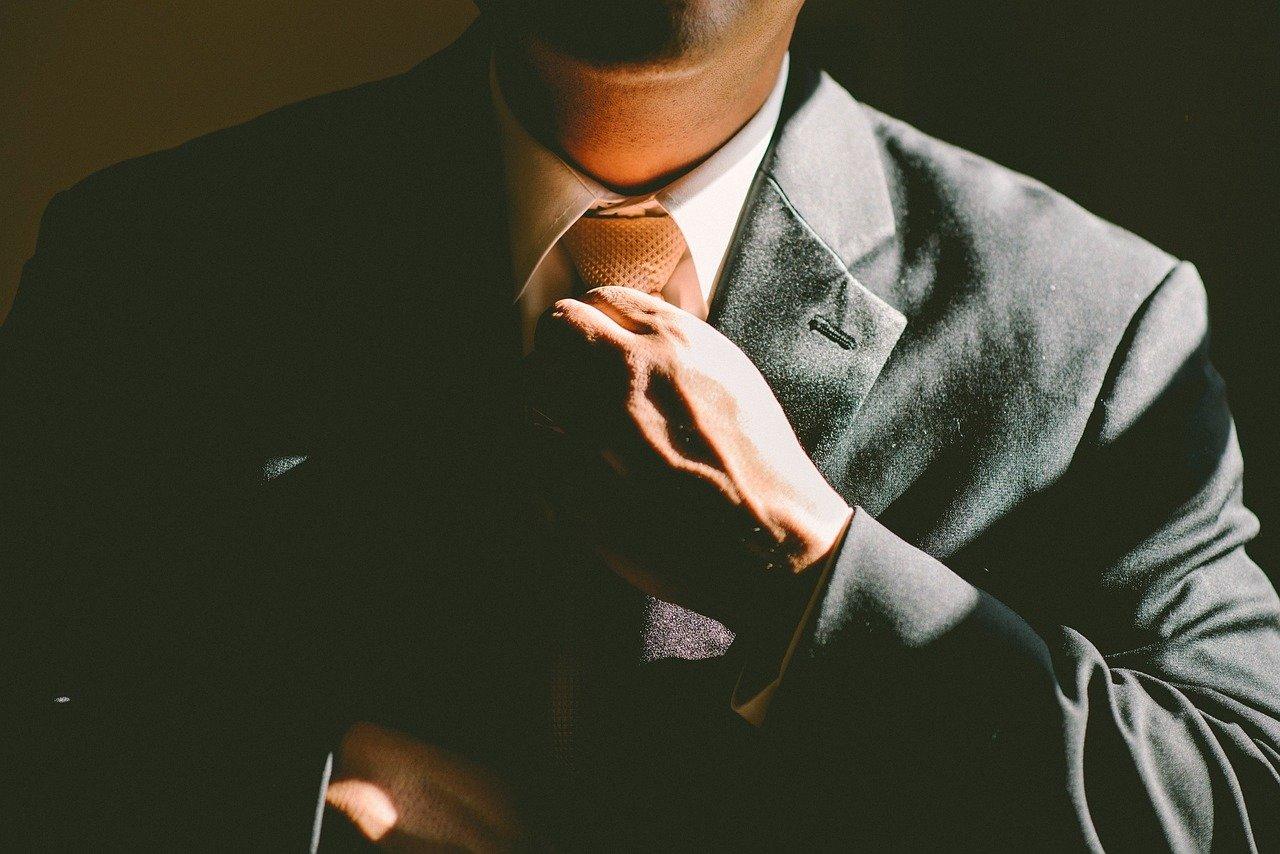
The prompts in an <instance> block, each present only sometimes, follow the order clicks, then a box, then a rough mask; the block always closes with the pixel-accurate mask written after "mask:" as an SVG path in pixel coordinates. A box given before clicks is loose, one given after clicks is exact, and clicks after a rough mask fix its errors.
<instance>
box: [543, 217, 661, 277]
mask: <svg viewBox="0 0 1280 854" xmlns="http://www.w3.org/2000/svg"><path fill="white" fill-rule="evenodd" d="M561 239H562V240H563V241H564V245H565V248H566V249H567V250H568V252H569V257H570V258H571V259H572V260H573V266H574V269H576V270H577V271H578V277H579V278H580V279H581V280H582V285H583V289H584V290H590V289H591V288H598V287H601V286H603V285H621V286H623V287H626V288H634V289H635V290H638V291H642V292H644V293H646V294H652V295H654V296H660V295H661V294H662V289H663V288H664V287H666V284H667V281H668V280H669V279H670V278H671V274H672V273H674V272H675V269H676V264H679V263H680V258H681V256H682V255H684V253H685V251H686V247H685V242H684V237H683V236H682V235H681V234H680V226H678V225H676V221H675V220H674V219H672V218H671V217H670V216H666V215H662V216H583V217H581V218H580V219H579V220H578V221H577V222H575V223H574V224H573V225H572V226H570V227H569V230H568V231H566V232H565V233H564V237H563V238H561Z"/></svg>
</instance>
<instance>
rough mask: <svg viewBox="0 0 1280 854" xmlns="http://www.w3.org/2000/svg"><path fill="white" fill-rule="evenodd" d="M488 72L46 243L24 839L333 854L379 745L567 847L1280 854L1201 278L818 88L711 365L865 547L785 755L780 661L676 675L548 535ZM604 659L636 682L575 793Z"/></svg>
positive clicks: (823, 631)
mask: <svg viewBox="0 0 1280 854" xmlns="http://www.w3.org/2000/svg"><path fill="white" fill-rule="evenodd" d="M488 44H489V43H488V37H487V35H486V34H485V33H484V32H483V31H482V30H475V31H472V32H471V33H470V34H468V35H467V36H466V37H464V38H463V40H462V41H461V42H459V43H458V44H457V45H455V46H454V47H452V48H450V49H449V50H447V51H446V52H444V53H443V54H441V55H439V56H437V57H435V58H433V59H431V60H429V61H427V62H426V63H424V64H423V65H421V66H419V67H418V68H415V69H413V70H411V71H410V72H408V73H406V74H404V75H400V76H397V77H394V78H391V79H389V80H385V81H380V82H377V83H372V84H369V85H366V86H362V87H358V88H356V89H354V90H350V91H346V92H340V93H334V94H330V95H325V96H323V97H320V98H317V99H313V100H311V101H307V102H304V103H301V104H298V105H294V106H290V107H287V108H284V109H282V110H278V111H276V112H273V113H270V114H268V115H266V116H262V117H260V118H257V119H255V120H253V121H251V122H248V123H247V124H244V125H241V126H238V127H236V128H232V129H229V130H225V131H221V132H219V133H215V134H212V135H209V136H206V137H202V138H200V139H198V140H194V141H192V142H190V143H187V144H185V145H183V146H180V147H178V148H175V149H173V150H170V151H165V152H160V153H157V154H154V155H150V156H148V157H145V158H141V159H138V160H134V161H130V162H128V163H124V164H121V165H118V166H116V167H113V168H111V169H108V170H105V171H103V172H101V173H98V174H96V175H94V176H92V177H90V178H88V179H86V180H85V181H84V182H82V183H81V184H79V185H78V186H77V187H75V188H73V189H71V190H69V191H67V192H65V193H62V194H60V195H59V196H58V197H57V198H56V199H55V200H54V201H53V202H52V203H51V204H50V206H49V209H48V210H47V212H46V214H45V217H44V222H43V226H42V231H41V235H40V239H39V243H38V246H37V249H36V253H35V255H34V257H33V258H32V259H31V260H30V261H29V262H28V264H27V266H26V268H25V271H24V275H23V280H22V284H21V289H20V291H19V293H18V297H17V301H16V303H15V305H14V308H13V310H12V312H11V314H10V316H9V317H8V319H7V320H6V322H5V324H4V326H3V327H0V400H3V401H4V406H3V409H0V443H2V447H0V500H3V507H4V511H5V522H6V531H7V532H9V533H7V534H6V548H5V555H4V561H5V566H6V579H7V581H8V584H9V585H10V591H11V593H10V595H7V596H6V597H5V598H4V609H5V613H4V614H3V617H4V619H3V620H0V625H3V626H4V627H5V631H6V632H7V633H8V634H9V635H10V638H11V639H10V640H8V641H7V643H6V650H7V651H8V652H9V654H8V659H7V663H8V664H9V668H8V673H9V675H8V676H6V680H5V685H4V690H5V693H6V701H5V706H4V709H5V712H4V714H5V716H6V724H7V727H8V731H9V732H10V733H11V734H12V735H11V737H10V738H7V739H6V740H5V748H4V749H5V751H6V754H7V755H6V756H5V757H3V759H4V762H5V766H6V767H18V768H22V769H24V774H25V775H26V777H25V779H24V784H23V786H22V787H21V788H20V789H18V790H16V791H13V792H11V793H6V794H7V799H6V808H5V810H3V811H0V813H2V814H0V821H4V822H12V823H15V824H16V825H17V826H13V827H4V828H0V837H3V838H5V839H6V840H13V841H15V843H16V847H19V848H27V849H37V850H38V849H39V848H57V847H63V848H67V847H71V848H80V849H85V848H95V849H96V848H103V847H117V848H130V847H132V848H133V849H135V850H139V849H155V848H164V849H202V848H215V849H222V850H227V849H237V848H246V849H268V850H290V849H299V848H302V847H304V846H305V845H306V844H307V841H308V838H309V835H310V832H311V825H312V817H313V815H314V810H315V804H316V789H317V785H318V781H319V779H320V775H321V773H322V771H323V767H324V763H325V759H326V757H327V756H328V753H329V751H330V750H331V749H332V746H333V744H334V742H335V740H336V738H337V733H340V732H341V731H342V730H343V728H344V727H345V726H346V725H348V724H349V723H350V722H351V721H353V720H361V719H364V720H370V721H374V722H376V723H380V724H382V725H384V726H391V727H395V728H399V729H402V730H404V731H406V732H409V733H411V734H413V735H414V736H415V737H418V738H421V739H423V740H427V741H430V742H431V743H435V744H440V745H441V746H444V747H447V748H449V749H452V750H456V751H458V752H461V753H463V754H464V755H467V756H469V757H473V758H474V759H476V760H477V761H481V762H484V763H486V764H489V765H491V766H492V767H493V768H494V769H495V770H497V771H498V772H499V773H500V774H501V775H502V776H504V777H506V778H508V779H510V780H512V781H513V782H515V783H517V784H518V785H519V786H520V788H521V789H522V790H523V791H526V792H528V793H529V795H528V805H527V806H528V809H529V811H530V814H531V815H533V816H535V817H537V820H538V824H539V827H540V829H541V830H540V832H541V833H542V834H543V838H545V839H547V840H550V841H553V842H554V843H555V844H556V845H558V847H561V848H582V849H596V850H598V849H601V848H604V849H618V848H621V849H647V850H654V849H661V848H673V849H680V850H685V849H695V848H696V849H717V850H718V849H753V850H754V849H761V848H763V849H774V850H783V849H796V848H801V849H804V848H831V847H840V848H858V847H863V848H866V849H869V850H881V849H890V850H1046V849H1069V850H1070V849H1075V850H1111V851H1128V850H1163V849H1176V850H1208V849H1217V850H1229V851H1234V850H1246V851H1247V850H1274V849H1276V848H1278V847H1280V629H1278V623H1280V618H1278V616H1277V614H1278V611H1280V608H1278V605H1277V599H1276V595H1275V592H1274V590H1273V589H1272V587H1271V585H1270V584H1269V583H1268V581H1267V578H1266V576H1265V575H1264V574H1263V573H1262V572H1261V571H1260V570H1259V568H1258V567H1257V566H1255V565H1254V563H1253V562H1252V561H1251V560H1250V559H1249V557H1248V555H1247V553H1246V551H1245V546H1246V544H1247V543H1248V541H1249V540H1250V538H1251V537H1252V536H1253V535H1254V533H1255V532H1256V530H1257V520H1256V519H1255V518H1254V517H1253V516H1252V514H1250V513H1249V511H1248V510H1246V509H1245V508H1244V506H1243V505H1242V503H1241V487H1240V484H1241V478H1242V472H1243V468H1242V462H1241V455H1240V451H1239V448H1238V445H1237V442H1236V436H1235V430H1234V427H1233V425H1232V420H1231V416H1230V413H1229V410H1228V408H1227V405H1226V398H1225V393H1224V386H1223V383H1222V380H1221V378H1220V377H1219V376H1218V374H1217V373H1216V372H1215V371H1214V370H1213V368H1212V366H1211V364H1210V362H1209V359H1208V347H1207V334H1208V332H1207V309H1206V300H1205V292H1204V288H1203V286H1202V284H1201V283H1200V281H1199V278H1198V276H1197V274H1196V272H1195V269H1194V267H1193V266H1191V265H1190V264H1188V263H1185V262H1181V261H1179V260H1178V259H1175V258H1172V257H1170V256H1169V255H1167V254H1165V253H1163V252H1161V251H1159V250H1157V249H1155V248H1153V247H1152V246H1150V245H1149V244H1147V243H1145V242H1143V241H1142V240H1140V239H1138V238H1136V237H1134V236H1132V235H1130V234H1127V233H1126V232H1124V231H1122V230H1120V229H1118V228H1115V227H1114V226H1111V225H1109V224H1107V223H1105V222H1102V221H1101V220H1099V219H1097V218H1096V217H1094V216H1091V215H1090V214H1088V213H1086V212H1085V211H1083V210H1081V209H1080V208H1079V207H1078V206H1076V205H1074V204H1072V203H1071V202H1069V201H1067V200H1066V199H1064V198H1062V197H1061V196H1059V195H1057V194H1055V193H1054V192H1052V191H1051V190H1049V189H1047V188H1045V187H1044V186H1043V185H1041V184H1038V183H1036V182H1035V181H1032V180H1030V179H1028V178H1025V177H1023V176H1020V175H1017V174H1014V173H1012V172H1009V171H1007V170H1005V169H1002V168H1000V167H998V166H995V165H993V164H991V163H989V162H987V161H985V160H982V159H981V158H979V157H976V156H974V155H972V154H968V153H966V152H963V151H960V150H958V149H956V148H954V147H951V146H949V145H946V144H944V143H942V142H939V141H937V140H935V139H933V138H930V137H928V136H926V135H925V134H922V133H921V132H919V131H917V130H915V129H913V128H911V127H909V126H907V125H904V124H903V123H901V122H898V121H896V120H894V119H892V118H888V117H886V116H883V115H881V114H879V113H877V112H875V111H874V110H871V109H869V108H867V107H865V106H862V105H859V104H857V103H856V102H855V101H854V100H853V99H852V98H851V97H850V96H849V95H848V94H847V93H845V92H844V91H843V90H842V89H841V88H840V87H839V86H837V85H836V84H835V83H834V82H833V81H832V80H830V79H829V78H828V77H826V76H825V75H823V74H821V73H820V72H818V71H816V70H814V69H813V68H812V67H811V66H809V65H807V64H805V63H803V62H802V61H801V59H802V58H801V57H798V56H797V57H793V65H792V68H791V74H790V78H789V80H788V84H787V92H786V96H785V98H784V103H783V106H782V110H781V118H780V120H779V123H778V129H777V132H776V134H775V135H774V137H773V140H772V147H771V149H770V151H769V152H768V153H767V155H766V156H765V157H764V159H763V160H762V161H761V166H760V169H759V170H758V173H757V175H756V177H755V180H754V183H753V187H752V191H751V196H750V202H749V203H748V205H747V208H746V209H745V211H744V214H743V217H742V221H741V222H740V223H739V224H738V227H737V232H736V236H735V239H734V241H733V244H732V245H733V248H732V250H731V252H730V254H729V257H728V258H727V259H726V261H725V265H724V270H723V273H722V274H721V277H720V281H719V283H718V285H717V287H716V291H715V294H714V295H713V298H712V303H711V305H710V314H709V322H710V323H712V324H713V325H714V326H716V328H718V329H719V330H721V331H722V332H723V333H724V334H725V335H727V336H729V337H730V338H731V339H732V340H734V341H735V342H736V343H737V344H738V345H739V346H740V347H741V348H742V349H743V350H744V352H746V353H747V355H748V356H749V357H750V358H751V359H752V360H753V361H754V362H755V363H756V364H757V365H758V366H759V367H760V369H761V372H762V373H763V374H764V376H765V378H766V379H767V381H768V382H769V383H770V384H771V386H772V388H773V390H774V392H775V394H776V395H777V397H778V399H779V400H780V401H781V403H782V405H783V407H784V409H785V411H786V413H787V415H788V417H789V418H790V420H791V422H792V425H793V426H794V427H795V429H796V431H797V435H798V436H799V437H800V439H801V441H802V442H803V444H804V447H805V448H806V450H807V451H808V452H809V454H810V455H811V457H812V458H813V460H814V462H815V464H816V465H817V466H818V467H819V468H820V469H821V470H822V472H823V474H824V475H825V476H826V477H827V479H828V480H829V481H830V482H831V484H832V485H833V486H834V487H835V488H836V489H837V490H838V491H839V492H840V493H841V495H842V496H844V498H845V499H846V500H847V501H848V502H850V504H852V505H855V506H856V507H857V508H858V509H857V511H856V513H855V515H854V517H853V520H852V522H851V523H850V528H849V534H848V536H847V537H846V539H845V541H844V543H843V547H842V549H841V551H840V553H839V554H838V555H837V556H836V563H835V565H834V566H833V569H832V573H831V580H830V584H829V586H828V587H827V589H826V590H825V592H824V595H823V596H822V598H821V601H819V602H818V603H817V604H816V606H815V618H814V620H813V621H812V623H811V624H810V625H809V626H808V627H807V630H806V632H805V633H804V636H803V638H802V639H801V642H800V643H799V645H798V647H797V651H796V654H795V656H794V658H793V659H792V661H791V664H790V667H789V668H788V671H787V674H786V678H785V679H784V680H783V682H782V684H781V685H780V686H779V687H778V690H777V691H776V694H775V696H774V698H773V705H772V707H771V708H770V711H769V717H768V720H767V722H766V725H765V726H764V727H762V728H759V729H756V728H753V727H750V726H749V725H747V724H746V723H744V722H743V721H742V720H741V719H739V718H738V717H737V716H736V715H734V714H733V713H732V711H731V710H730V709H729V708H728V704H727V702H726V697H728V695H729V692H730V691H731V690H732V687H733V681H734V679H735V678H736V676H737V672H738V670H739V664H740V661H739V659H740V657H741V656H740V649H739V647H740V644H739V642H738V641H735V642H734V644H733V645H732V646H731V647H729V648H728V649H727V650H726V651H725V652H724V654H723V655H716V656H711V657H708V658H704V659H698V660H679V659H673V658H661V659H655V660H649V661H646V660H644V657H643V656H642V655H641V654H640V650H641V648H642V641H643V634H644V630H643V626H644V609H645V607H646V605H645V601H644V598H643V597H642V596H639V595H638V594H635V593H634V591H632V590H630V589H629V588H627V587H625V585H623V584H622V583H621V582H619V581H617V580H616V579H613V578H611V577H610V576H609V574H608V573H607V572H605V571H604V570H602V569H601V568H600V567H598V566H596V565H594V564H593V563H592V562H591V561H590V560H589V558H588V556H585V555H582V554H579V553H578V550H577V547H576V544H574V543H572V542H566V541H564V539H563V538H561V537H557V535H556V534H555V531H554V530H547V529H546V528H545V526H542V525H540V524H539V522H538V517H537V514H535V513H532V512H528V511H529V508H527V507H526V504H527V494H528V489H527V484H528V483H529V478H530V477H534V476H538V475H539V474H540V472H541V470H542V467H543V466H545V464H546V462H547V458H548V456H549V455H550V454H552V453H554V448H553V447H548V448H543V447H541V446H538V445H536V444H534V441H533V440H532V439H531V438H530V437H529V436H528V435H527V433H528V430H527V424H526V421H525V420H524V417H523V409H522V407H521V406H520V403H519V402H520V394H521V377H520V374H519V370H518V366H519V365H520V360H521V342H520V334H519V316H518V312H516V311H513V309H512V306H511V293H512V287H513V283H512V277H511V271H512V259H511V258H510V256H509V254H508V251H507V248H506V247H507V246H508V237H509V235H508V234H506V233H503V231H502V229H501V227H500V226H499V225H497V224H499V223H502V222H504V211H503V208H502V201H501V200H502V199H503V196H504V194H503V175H502V168H501V163H502V152H501V143H500V134H499V131H498V128H497V125H496V122H493V121H489V120H488V118H487V117H488V116H489V113H488V111H487V106H488V104H489V103H490V101H489V97H490V95H489V91H488V78H487V75H488V58H489V46H488ZM504 317H506V318H507V319H508V321H509V322H500V321H499V319H501V318H504ZM282 459H284V460H301V461H300V462H297V464H295V465H291V466H290V467H289V468H288V469H287V470H283V471H280V468H281V467H279V466H277V465H275V463H274V462H273V461H279V460H282ZM268 470H270V471H272V472H275V474H274V476H271V477H269V478H268V477H264V476H263V472H264V471H268ZM564 488H574V489H584V490H589V489H590V488H591V483H590V482H589V481H585V482H583V483H581V484H566V485H565V487H564ZM708 569H709V570H715V569H716V568H708ZM571 637H578V638H585V639H588V640H584V641H582V642H584V643H587V642H589V644H590V652H591V653H592V654H593V655H598V656H600V657H601V658H602V659H606V660H609V661H616V662H630V663H629V664H628V665H627V666H625V667H617V668H614V669H612V670H606V671H605V673H606V675H607V676H608V678H607V680H606V681H603V682H601V683H598V684H595V685H592V686H589V690H584V693H583V696H582V697H581V698H580V701H579V705H580V707H581V708H582V709H584V710H587V711H589V714H588V715H586V717H585V719H586V721H587V723H586V724H584V727H583V728H582V731H581V732H579V730H578V728H575V732H574V741H575V750H580V751H581V752H580V753H578V754H577V755H576V756H575V766H576V767H575V770H574V771H573V772H571V773H565V772H563V771H559V770H556V769H555V767H554V764H553V763H552V762H551V761H550V754H551V753H552V741H553V739H552V736H551V733H552V732H553V721H552V720H551V713H550V711H549V710H550V706H551V704H550V702H549V701H548V691H549V687H548V686H549V684H550V678H549V673H550V672H551V667H552V662H551V660H550V659H551V652H550V651H551V650H554V649H555V648H557V644H558V643H559V642H560V641H561V640H563V639H567V638H571ZM579 736H580V737H581V738H579ZM32 816H36V817H38V818H37V819H35V820H32V818H31V817H32ZM50 816H57V817H58V820H57V821H56V822H52V821H50V820H49V817H50ZM32 834H38V836H39V838H38V839H35V840H32V839H31V838H30V837H31V836H32ZM322 837H323V831H322ZM28 842H29V843H30V844H26V843H28ZM324 844H325V843H324V840H323V838H322V841H321V850H322V851H323V850H324Z"/></svg>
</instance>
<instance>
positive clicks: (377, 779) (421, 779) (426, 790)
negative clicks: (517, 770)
mask: <svg viewBox="0 0 1280 854" xmlns="http://www.w3.org/2000/svg"><path fill="white" fill-rule="evenodd" d="M325 800H326V802H327V803H328V804H329V806H331V807H334V808H335V809H337V810H338V811H339V812H341V813H342V814H343V815H345V816H346V817H347V818H348V819H349V820H350V821H351V823H352V824H354V825H355V826H356V828H357V829H358V830H359V831H360V832H361V833H362V834H363V835H364V836H365V838H366V839H369V840H370V841H372V842H376V843H378V845H379V846H380V847H383V848H386V849H388V850H391V851H443V850H450V851H458V850H462V851H512V850H517V849H519V848H522V847H525V845H524V843H525V842H526V841H527V839H526V837H525V833H524V830H523V828H522V825H521V823H520V821H519V817H518V815H517V811H516V809H515V806H514V798H513V797H512V795H511V793H510V791H508V790H507V788H506V787H505V786H504V785H503V784H502V783H501V781H499V780H498V779H497V778H496V777H495V776H494V775H493V774H492V773H490V772H489V771H487V770H486V769H483V768H481V767H480V766H478V765H476V764H475V763H473V762H470V761H468V760H466V759H463V758H462V757H461V756H458V755H456V754H454V753H450V752H449V751H447V750H443V749H441V748H439V747H434V746H432V745H429V744H424V743H423V742H420V741H417V740H416V739H413V738H410V737H409V736H407V735H404V734H402V733H398V732H393V731H391V730H387V729H383V728H382V727H378V726H374V725H373V724H368V723H360V724H356V725H355V726H353V727H352V728H351V729H350V730H348V732H347V734H346V736H345V737H344V738H343V740H342V749H341V753H340V756H339V759H338V763H337V771H336V773H335V774H334V779H333V782H331V783H330V784H329V790H328V792H327V793H326V795H325Z"/></svg>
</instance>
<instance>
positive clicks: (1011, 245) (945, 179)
mask: <svg viewBox="0 0 1280 854" xmlns="http://www.w3.org/2000/svg"><path fill="white" fill-rule="evenodd" d="M864 109H867V110H868V113H869V114H870V115H871V118H872V123H873V126H874V127H875V130H876V133H877V136H878V137H879V139H880V141H881V145H882V149H883V151H884V153H885V154H884V158H885V166H886V169H887V170H888V171H889V172H890V173H891V175H890V185H891V186H892V187H894V190H895V194H896V199H895V207H896V208H897V215H898V217H899V225H900V232H901V234H902V235H903V238H904V241H906V244H907V247H906V248H907V251H908V252H910V251H912V250H916V251H929V250H928V249H927V248H926V247H925V244H930V243H932V244H934V249H936V250H937V251H939V252H941V251H945V250H947V249H951V250H953V251H962V252H963V253H964V255H965V258H966V260H967V263H968V264H970V265H971V267H972V270H973V272H974V273H975V274H976V275H975V276H973V277H972V281H974V282H977V283H979V284H981V285H985V286H987V287H999V288H1001V289H1002V290H1003V291H1004V293H1005V295H1006V297H1007V298H1009V299H1017V300H1020V301H1023V302H1024V304H1026V305H1028V306H1034V305H1037V304H1043V305H1046V306H1048V305H1056V304H1059V303H1060V302H1061V301H1071V302H1074V303H1075V304H1077V305H1080V306H1082V307H1083V306H1091V307H1094V308H1111V309H1115V310H1117V311H1119V312H1121V313H1123V314H1125V315H1126V316H1127V315H1128V314H1129V313H1131V312H1132V310H1134V309H1136V308H1137V306H1138V304H1140V303H1141V302H1142V300H1143V299H1145V298H1146V296H1147V295H1148V294H1149V293H1150V292H1151V290H1152V289H1154V288H1155V287H1156V286H1157V285H1158V284H1159V283H1160V282H1161V281H1162V280H1163V279H1164V278H1165V277H1166V276H1167V275H1168V274H1169V272H1170V271H1171V270H1172V269H1173V267H1174V266H1175V264H1176V263H1177V259H1176V258H1174V257H1173V256H1172V255H1170V254H1169V253H1167V252H1164V251H1163V250H1161V249H1159V248H1157V247H1156V246H1153V245H1152V244H1151V243H1149V242H1147V241H1146V240H1144V239H1142V238H1140V237H1138V236H1136V235H1134V234H1133V233H1131V232H1129V231H1127V230H1125V229H1123V228H1121V227H1119V226H1117V225H1114V224H1112V223H1110V222H1108V221H1106V220H1105V219H1103V218H1102V217H1099V216H1097V215H1095V214H1093V213H1091V212H1089V211H1087V210H1085V209H1084V208H1083V207H1081V206H1080V205H1078V204H1077V203H1075V202H1074V201H1072V200H1071V199H1069V198H1068V197H1067V196H1065V195H1063V194H1062V193H1060V192H1057V191H1056V190H1053V189H1051V188H1049V187H1048V186H1046V185H1045V184H1043V183H1041V182H1040V181H1037V180H1035V179H1034V178H1030V177H1028V176H1026V175H1023V174H1020V173H1018V172H1016V171H1014V170H1012V169H1009V168H1006V167H1004V166H1000V165H999V164H996V163H994V162H992V161H991V160H988V159H986V158H984V157H981V156H979V155H977V154H974V153H972V152H969V151H966V150H964V149H961V148H959V147H957V146H955V145H952V144H949V143H946V142H943V141H941V140H939V139H936V138H934V137H932V136H929V135H928V134H926V133H924V132H922V131H920V130H918V129H917V128H915V127H912V126H911V125H909V124H907V123H906V122H903V121H900V120H898V119H894V118H891V117H889V116H886V115H884V114H882V113H879V112H877V111H875V110H873V109H870V108H865V107H864ZM927 235H931V237H929V236H927ZM913 241H914V243H913ZM1058 291H1063V293H1062V294H1061V295H1060V296H1059V297H1058V298H1057V299H1050V298H1048V295H1049V294H1053V293H1056V292H1058ZM1108 313H1110V312H1108Z"/></svg>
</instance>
